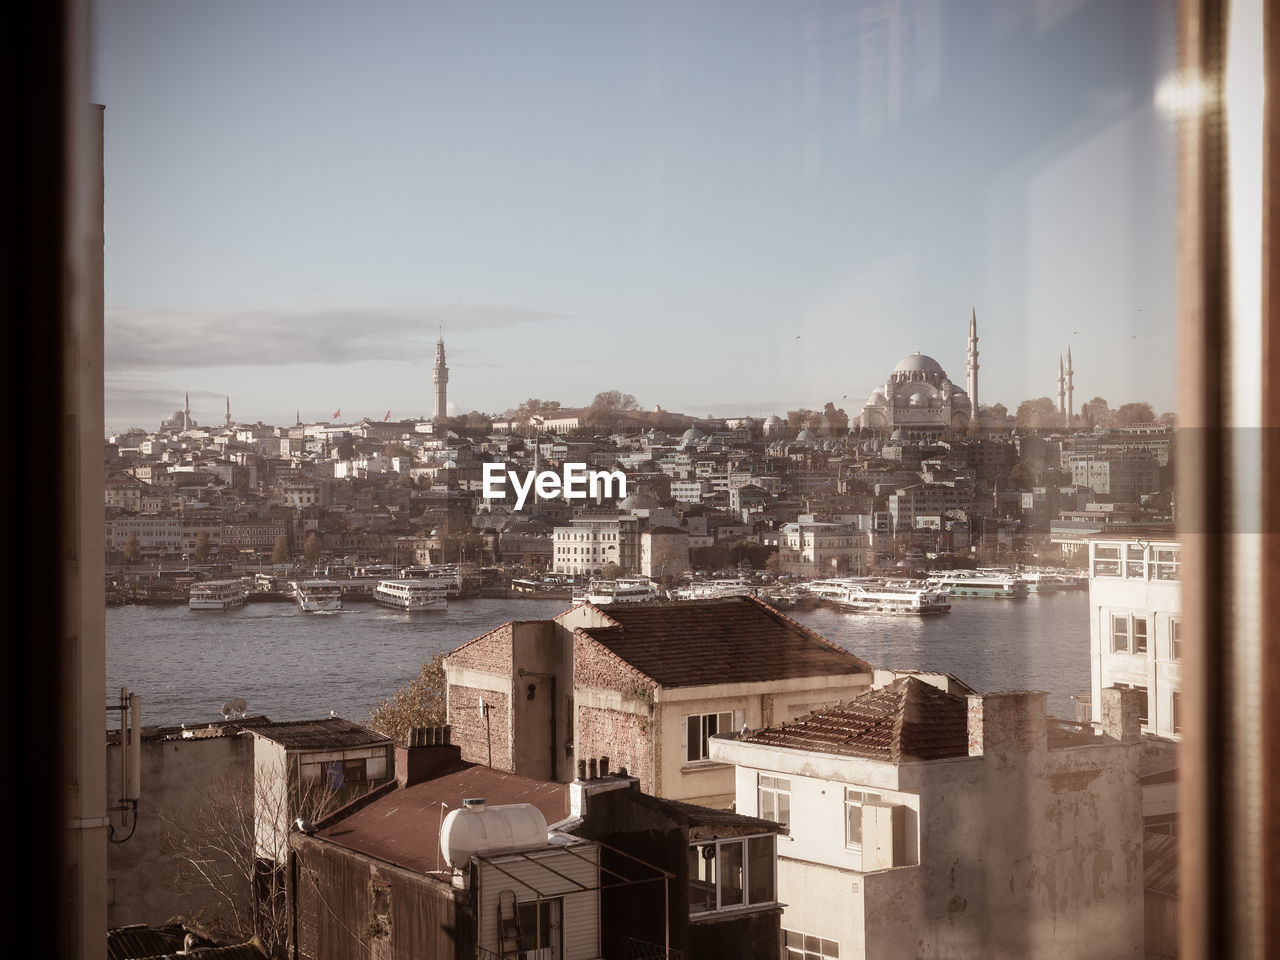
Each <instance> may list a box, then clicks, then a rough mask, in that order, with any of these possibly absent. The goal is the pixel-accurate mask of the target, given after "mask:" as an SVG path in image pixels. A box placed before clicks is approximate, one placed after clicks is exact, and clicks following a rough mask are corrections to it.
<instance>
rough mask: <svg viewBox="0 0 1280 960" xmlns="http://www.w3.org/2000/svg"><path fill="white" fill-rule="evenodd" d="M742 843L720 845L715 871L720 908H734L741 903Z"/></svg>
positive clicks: (731, 841)
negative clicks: (717, 876) (718, 887)
mask: <svg viewBox="0 0 1280 960" xmlns="http://www.w3.org/2000/svg"><path fill="white" fill-rule="evenodd" d="M742 848H743V841H741V840H728V841H723V842H722V843H721V844H720V851H719V853H718V854H717V855H716V860H717V865H716V870H717V872H718V874H719V879H720V906H721V908H722V909H723V908H724V907H736V906H738V905H740V904H741V903H742V895H743V892H744V888H745V884H744V883H743V880H744V871H745V869H746V868H745V864H744V859H745V858H744V856H743V849H742Z"/></svg>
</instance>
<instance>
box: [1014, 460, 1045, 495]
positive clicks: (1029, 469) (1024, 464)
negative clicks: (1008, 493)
mask: <svg viewBox="0 0 1280 960" xmlns="http://www.w3.org/2000/svg"><path fill="white" fill-rule="evenodd" d="M1039 478H1040V468H1039V467H1038V466H1037V465H1036V464H1034V463H1032V462H1031V461H1030V460H1019V461H1018V462H1017V463H1015V464H1014V465H1013V469H1012V470H1010V471H1009V483H1010V485H1012V486H1013V488H1014V489H1015V490H1030V489H1031V488H1032V487H1034V486H1035V485H1036V482H1037V481H1038V480H1039Z"/></svg>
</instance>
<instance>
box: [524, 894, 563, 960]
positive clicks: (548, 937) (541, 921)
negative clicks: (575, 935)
mask: <svg viewBox="0 0 1280 960" xmlns="http://www.w3.org/2000/svg"><path fill="white" fill-rule="evenodd" d="M563 913H564V898H563V897H552V898H550V899H546V900H528V901H525V902H524V903H518V904H516V916H517V917H518V918H519V922H520V936H519V941H520V956H522V957H539V958H541V957H558V956H560V955H561V952H562V949H563V947H562V943H561V936H560V933H561V930H562V925H561V917H562V916H563Z"/></svg>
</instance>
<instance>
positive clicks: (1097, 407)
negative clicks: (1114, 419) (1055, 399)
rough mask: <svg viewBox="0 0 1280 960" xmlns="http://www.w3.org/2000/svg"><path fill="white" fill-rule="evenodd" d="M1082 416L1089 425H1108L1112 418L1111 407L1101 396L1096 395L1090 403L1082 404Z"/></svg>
mask: <svg viewBox="0 0 1280 960" xmlns="http://www.w3.org/2000/svg"><path fill="white" fill-rule="evenodd" d="M1080 416H1081V417H1083V418H1084V422H1085V423H1086V424H1087V425H1088V426H1091V427H1102V426H1106V425H1107V424H1108V423H1109V422H1110V420H1111V408H1110V407H1109V406H1107V401H1105V400H1103V399H1102V398H1101V397H1094V398H1093V399H1092V400H1090V401H1089V402H1088V403H1084V404H1081V405H1080Z"/></svg>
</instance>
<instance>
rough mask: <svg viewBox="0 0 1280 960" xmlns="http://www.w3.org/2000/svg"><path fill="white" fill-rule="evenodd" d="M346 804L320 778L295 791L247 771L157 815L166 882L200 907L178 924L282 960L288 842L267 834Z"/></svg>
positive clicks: (275, 773)
mask: <svg viewBox="0 0 1280 960" xmlns="http://www.w3.org/2000/svg"><path fill="white" fill-rule="evenodd" d="M350 799H352V797H351V794H350V793H349V792H347V791H344V792H343V793H342V794H339V792H338V790H337V789H335V787H334V786H333V785H332V784H331V783H330V782H329V781H328V780H327V779H326V778H324V777H321V778H320V779H319V780H318V781H315V782H312V783H305V784H302V783H297V782H296V781H295V780H294V779H293V778H286V773H285V770H284V769H283V768H281V769H270V768H259V769H258V770H257V772H256V773H254V772H253V770H252V769H251V768H249V767H246V768H245V769H243V770H239V771H236V772H232V773H228V774H226V775H224V776H222V777H219V778H218V779H216V780H213V781H211V782H210V783H209V785H208V786H207V787H206V788H205V789H204V790H202V791H200V793H199V795H198V796H197V798H196V800H195V801H194V802H193V803H192V804H191V806H190V807H189V808H186V809H185V810H182V811H175V810H173V809H169V808H165V807H162V808H160V809H159V810H158V811H157V814H156V815H157V817H158V818H159V819H160V821H161V822H162V823H163V824H164V825H165V834H164V841H163V842H164V844H165V850H166V853H167V854H168V855H169V857H170V858H171V859H172V861H173V864H174V868H175V873H174V877H173V881H174V882H175V883H177V884H181V885H183V886H185V887H187V888H188V889H189V890H190V891H191V893H192V894H193V895H194V896H196V897H197V898H199V899H201V900H203V901H204V903H205V904H206V906H205V907H204V908H202V909H201V910H199V911H197V915H195V916H192V917H185V918H182V919H185V920H190V921H193V922H196V923H199V924H200V925H201V926H202V927H204V928H205V929H208V930H209V931H210V932H211V933H212V934H213V935H214V936H216V937H218V938H220V939H223V940H224V941H228V942H230V941H234V942H240V943H243V942H246V941H248V940H249V939H250V938H252V937H255V936H256V937H257V938H258V940H259V942H260V943H261V944H262V947H263V949H264V950H266V952H267V953H268V954H269V955H270V956H272V957H283V956H284V951H285V946H286V938H287V934H288V916H287V904H286V902H285V895H284V878H283V873H282V868H283V866H284V863H285V860H286V856H287V853H288V842H289V834H288V831H287V830H279V829H272V827H273V826H274V825H277V824H291V823H293V822H294V821H295V820H296V819H302V820H308V821H313V822H314V821H317V820H320V819H321V818H323V817H324V816H326V815H328V814H329V813H331V812H333V810H335V809H337V807H338V806H339V805H340V804H341V803H344V802H347V801H348V800H350Z"/></svg>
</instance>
